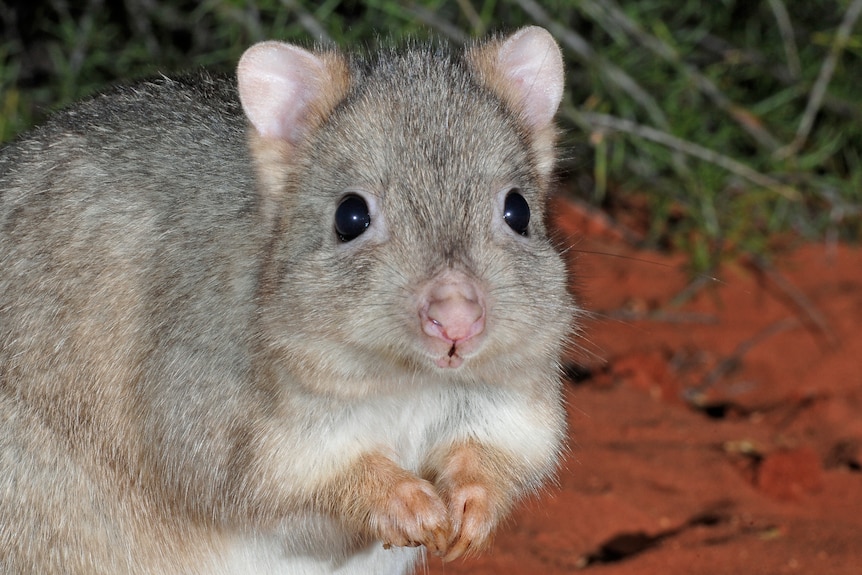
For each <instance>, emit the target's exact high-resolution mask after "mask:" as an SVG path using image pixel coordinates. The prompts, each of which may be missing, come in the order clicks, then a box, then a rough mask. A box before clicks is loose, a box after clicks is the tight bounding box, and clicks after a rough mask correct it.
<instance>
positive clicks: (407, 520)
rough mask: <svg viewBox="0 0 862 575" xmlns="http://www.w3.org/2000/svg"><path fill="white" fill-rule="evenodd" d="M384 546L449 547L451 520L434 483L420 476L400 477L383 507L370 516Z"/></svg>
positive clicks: (433, 550)
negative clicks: (401, 478)
mask: <svg viewBox="0 0 862 575" xmlns="http://www.w3.org/2000/svg"><path fill="white" fill-rule="evenodd" d="M371 522H372V526H373V528H374V530H375V531H376V533H377V536H378V537H380V539H381V540H382V541H383V542H384V546H385V547H389V546H391V545H396V546H401V547H417V546H419V545H424V546H425V547H426V548H427V549H428V551H429V552H431V553H433V554H435V555H443V554H445V553H446V551H447V550H448V542H449V539H450V522H449V518H448V514H447V510H446V506H445V505H444V503H443V501H442V500H441V499H440V497H439V496H438V495H437V492H436V491H435V490H434V486H433V485H431V484H430V483H428V482H427V481H424V480H422V479H419V478H409V479H403V480H401V481H399V482H398V483H397V484H396V485H395V486H394V488H393V489H392V492H391V494H390V497H389V499H388V501H386V502H385V503H384V504H383V506H382V509H380V510H379V512H378V513H376V514H375V515H374V516H373V517H372V518H371Z"/></svg>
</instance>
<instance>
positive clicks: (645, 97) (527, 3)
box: [516, 0, 670, 129]
mask: <svg viewBox="0 0 862 575" xmlns="http://www.w3.org/2000/svg"><path fill="white" fill-rule="evenodd" d="M516 1H517V3H518V5H519V6H520V7H521V8H522V9H523V10H524V12H526V13H527V14H529V15H530V17H531V18H532V19H533V20H534V21H535V22H536V23H538V24H541V25H542V26H544V27H545V28H547V29H548V30H550V31H551V34H553V35H554V36H555V37H556V38H557V39H558V40H559V41H560V42H561V43H562V44H563V45H564V46H566V47H567V48H569V49H570V50H572V52H574V53H575V55H576V56H578V58H580V59H581V60H582V61H583V62H585V63H586V64H587V65H588V66H590V67H592V68H595V69H596V70H597V71H598V72H599V73H600V74H602V75H603V76H604V77H605V78H606V79H607V80H608V81H610V82H611V83H612V84H614V85H616V86H617V87H618V88H620V89H621V90H623V91H624V92H627V93H628V94H629V95H630V96H631V97H632V98H633V99H634V100H635V101H636V102H638V103H639V104H640V105H641V106H643V107H644V109H645V110H646V111H647V114H648V115H649V117H650V119H651V120H652V121H653V123H655V124H656V125H657V126H660V127H661V128H663V129H669V127H670V125H669V124H668V121H667V117H666V116H665V114H664V112H663V111H662V110H661V107H659V105H658V104H657V103H656V101H655V99H654V98H653V97H652V96H650V95H649V94H648V93H647V92H646V90H644V89H643V88H642V87H641V86H640V85H639V84H638V83H637V82H636V81H635V80H634V79H633V78H632V77H631V76H629V75H628V74H626V73H625V72H624V71H623V70H621V69H620V68H618V67H617V66H615V65H614V64H613V63H611V62H609V61H607V60H606V59H604V58H603V57H602V56H601V55H599V54H596V52H595V51H594V50H593V49H592V47H591V46H590V44H589V42H587V41H586V40H585V39H584V38H583V37H582V36H580V35H579V34H577V33H576V32H575V31H573V30H571V29H569V28H566V27H565V26H562V25H561V24H560V23H559V22H557V21H555V20H553V19H552V18H551V17H550V16H549V15H548V13H547V12H545V10H544V8H542V7H541V6H540V5H539V4H538V3H537V2H535V0H516Z"/></svg>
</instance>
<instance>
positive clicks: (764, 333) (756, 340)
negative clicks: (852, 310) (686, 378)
mask: <svg viewBox="0 0 862 575" xmlns="http://www.w3.org/2000/svg"><path fill="white" fill-rule="evenodd" d="M798 326H799V320H798V319H796V318H794V317H786V318H784V319H782V320H779V321H776V322H774V323H772V324H770V325H768V326H766V327H765V328H763V329H762V330H760V331H758V332H757V333H756V334H754V335H753V336H751V337H750V338H748V339H746V340H743V341H741V342H740V343H739V344H738V345H737V346H736V348H734V350H733V351H732V352H731V353H730V355H729V356H727V357H725V358H724V359H722V360H721V361H719V362H718V363H717V364H716V365H715V367H713V368H712V369H711V370H709V372H708V373H707V374H706V375H705V376H704V377H703V379H702V380H701V383H700V384H699V385H697V386H695V387H692V388H690V389H688V390H687V391H686V393H685V395H686V397H687V398H688V400H689V401H690V402H691V403H693V404H695V405H700V404H702V403H703V400H704V397H703V396H704V393H706V391H707V390H708V389H709V388H710V387H712V386H713V385H715V384H716V383H718V381H720V380H721V379H722V378H724V377H726V376H727V375H728V374H730V373H733V372H734V371H735V370H737V369H739V366H740V365H741V364H742V360H743V358H744V357H745V355H746V354H748V352H750V351H751V350H752V349H754V348H755V347H757V346H758V345H759V344H761V343H763V342H764V341H766V340H767V339H769V338H770V337H772V336H774V335H777V334H779V333H781V332H783V331H787V330H789V329H793V328H795V327H798Z"/></svg>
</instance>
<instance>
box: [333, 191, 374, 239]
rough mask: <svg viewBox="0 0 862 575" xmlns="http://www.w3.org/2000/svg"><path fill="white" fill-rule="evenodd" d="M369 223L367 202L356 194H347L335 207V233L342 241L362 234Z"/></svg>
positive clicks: (369, 216) (369, 215)
mask: <svg viewBox="0 0 862 575" xmlns="http://www.w3.org/2000/svg"><path fill="white" fill-rule="evenodd" d="M370 225H371V214H370V213H369V212H368V204H367V203H365V200H363V199H362V197H361V196H359V195H357V194H348V195H346V196H344V197H343V198H342V199H341V202H340V203H339V204H338V207H337V208H336V209H335V233H336V234H338V239H339V240H341V241H342V242H349V241H351V240H354V239H356V238H358V237H359V236H361V235H362V233H363V232H364V231H365V230H366V229H368V226H370Z"/></svg>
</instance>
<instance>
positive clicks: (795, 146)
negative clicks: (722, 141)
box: [775, 0, 862, 159]
mask: <svg viewBox="0 0 862 575" xmlns="http://www.w3.org/2000/svg"><path fill="white" fill-rule="evenodd" d="M860 12H862V0H853V1H852V2H851V3H850V5H849V6H848V7H847V11H846V12H845V13H844V19H843V20H842V21H841V25H840V26H838V31H837V32H836V33H835V39H834V40H832V46H830V48H829V54H827V55H826V58H825V59H824V60H823V64H822V65H821V66H820V73H819V74H818V75H817V81H816V82H814V86H813V87H812V88H811V92H810V93H809V95H808V104H807V105H806V106H805V112H804V113H803V114H802V119H801V120H800V122H799V128H797V130H796V137H794V138H793V141H792V142H790V143H789V144H788V145H787V146H784V147H783V148H781V149H779V150H777V151H776V152H775V156H776V157H777V158H779V159H783V158H788V157H790V156H793V155H795V154H797V153H798V152H799V150H801V149H802V146H804V145H805V142H806V141H807V140H808V136H809V134H810V133H811V128H812V127H814V120H815V118H816V117H817V114H818V113H819V112H820V107H821V106H822V104H823V97H824V96H825V95H826V89H827V88H828V86H829V82H830V81H831V80H832V74H833V73H834V72H835V66H836V64H837V63H838V57H839V56H840V55H841V52H843V51H844V48H845V47H846V46H847V41H848V40H849V38H850V32H852V30H853V26H855V25H856V20H858V19H859V14H860Z"/></svg>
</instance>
